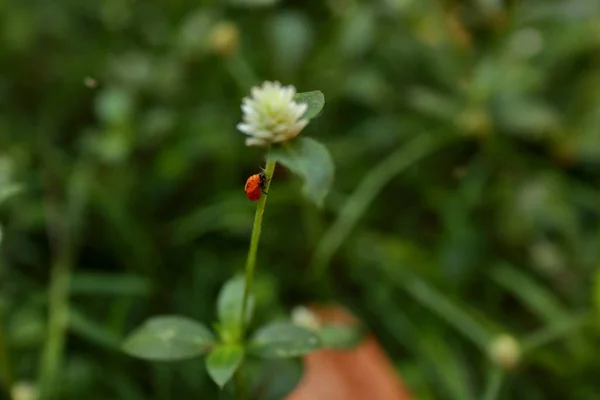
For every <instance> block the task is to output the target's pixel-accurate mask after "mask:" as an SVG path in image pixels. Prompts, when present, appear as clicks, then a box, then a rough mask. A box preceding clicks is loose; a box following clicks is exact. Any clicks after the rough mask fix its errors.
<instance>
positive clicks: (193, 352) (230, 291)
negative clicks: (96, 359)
mask: <svg viewBox="0 0 600 400" xmlns="http://www.w3.org/2000/svg"><path fill="white" fill-rule="evenodd" d="M260 90H262V92H260ZM286 90H287V91H289V92H285V91H286ZM269 91H270V92H269ZM282 92H283V93H282ZM253 95H254V98H253V99H249V98H247V99H245V100H244V105H243V106H242V109H243V110H244V112H245V116H246V122H245V124H246V125H244V124H240V125H238V127H240V126H241V129H240V130H242V131H244V132H245V133H247V134H248V135H249V136H250V138H249V139H247V143H248V144H249V145H260V146H265V147H267V157H266V168H265V170H264V171H265V175H266V183H265V187H264V192H265V194H264V195H262V196H261V197H260V198H259V199H258V201H257V208H256V215H255V218H254V226H253V229H252V236H251V239H250V248H249V251H248V256H247V262H246V267H245V275H244V276H241V275H240V276H235V277H233V278H232V279H230V280H229V281H227V282H226V283H225V284H224V286H223V288H222V289H221V291H220V294H219V296H218V298H217V301H216V309H217V310H216V311H217V312H216V313H217V316H218V320H217V322H216V323H215V324H214V329H215V332H214V333H213V332H212V331H211V330H210V329H209V328H208V327H207V326H206V325H205V324H203V323H201V322H199V321H195V320H193V319H190V318H186V317H183V316H176V315H166V316H158V317H153V318H151V319H149V320H147V321H146V322H145V323H144V324H143V325H142V326H141V327H139V328H138V329H137V330H135V331H134V332H133V333H131V334H130V336H129V337H128V338H127V340H126V341H125V343H124V345H123V349H124V350H125V351H126V352H127V353H128V354H130V355H132V356H135V357H139V358H143V359H146V360H154V361H176V360H183V359H189V358H194V357H198V356H202V355H206V356H207V357H206V368H207V370H208V373H209V375H210V376H211V378H212V379H213V381H214V382H215V383H216V384H217V385H218V386H219V387H221V388H222V387H223V386H224V385H225V384H226V383H227V382H228V381H229V380H230V379H231V378H232V377H233V376H234V374H236V372H237V375H238V379H237V380H236V385H237V388H236V392H237V396H238V398H240V399H244V398H247V389H246V382H245V379H246V378H245V376H244V373H243V363H244V360H245V359H246V357H249V356H257V357H259V358H263V359H281V358H291V357H298V356H301V355H304V354H307V353H309V352H311V351H315V350H317V349H320V348H322V347H337V346H344V344H345V343H354V342H355V340H356V339H355V335H353V333H352V332H353V328H350V327H349V328H342V327H328V328H326V329H321V328H320V327H317V328H315V327H314V326H313V327H309V326H303V324H301V323H300V324H299V323H294V322H293V321H291V320H284V321H275V322H271V323H268V324H266V325H263V326H261V327H258V328H257V329H255V330H254V332H253V333H252V334H250V335H249V334H248V329H247V327H248V324H249V323H250V322H251V320H252V316H253V311H254V297H253V293H252V286H253V282H254V271H255V268H256V254H257V251H258V244H259V239H260V233H261V229H262V220H263V214H264V212H265V206H266V201H267V193H268V192H269V190H270V189H269V188H270V183H271V179H272V178H273V173H274V170H275V165H276V164H277V163H279V164H281V165H283V166H285V167H287V168H288V169H289V170H290V171H292V172H293V173H295V174H297V175H299V176H300V177H302V179H303V180H304V189H303V192H304V195H305V196H306V197H307V198H309V199H310V200H312V201H313V202H314V203H315V204H317V205H318V206H321V205H322V204H323V200H324V199H325V196H326V195H327V192H328V190H329V187H330V185H331V182H332V180H333V173H334V166H333V162H332V160H331V157H330V155H329V152H328V151H327V149H326V147H325V146H323V145H322V144H320V143H319V142H318V141H316V140H314V139H310V138H296V137H295V136H297V135H298V133H299V132H300V130H301V129H302V128H303V127H304V126H305V125H306V124H307V123H308V121H309V120H310V119H312V118H314V117H316V116H317V115H318V114H319V113H320V111H321V109H322V108H323V105H324V103H325V100H324V96H323V94H322V93H321V92H319V91H313V92H307V93H298V94H295V96H294V93H292V92H291V91H290V88H281V87H280V86H279V84H278V83H275V84H271V83H270V82H266V83H265V84H264V85H263V88H254V89H253ZM289 95H291V96H294V100H295V101H294V102H291V107H296V110H291V111H290V110H289V109H286V107H288V105H287V104H288V103H287V102H289V101H291V100H292V98H291V97H289V99H287V100H286V98H285V97H286V96H289ZM269 96H271V98H269ZM261 101H262V102H263V103H264V104H261ZM281 103H283V107H281ZM251 107H253V108H252V109H250V108H251ZM261 107H262V108H261ZM294 112H295V113H296V114H298V113H299V114H298V115H296V116H292V117H290V116H289V115H288V114H289V113H294ZM257 113H258V114H261V115H259V116H257ZM261 118H262V119H261ZM286 118H288V121H286V120H285V119H286ZM300 118H302V119H300ZM282 120H283V122H282ZM286 124H287V125H286ZM298 127H299V129H298ZM290 130H291V131H292V132H291V133H290Z"/></svg>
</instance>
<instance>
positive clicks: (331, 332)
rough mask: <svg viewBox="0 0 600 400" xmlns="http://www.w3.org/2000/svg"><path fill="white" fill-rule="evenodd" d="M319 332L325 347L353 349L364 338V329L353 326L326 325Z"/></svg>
mask: <svg viewBox="0 0 600 400" xmlns="http://www.w3.org/2000/svg"><path fill="white" fill-rule="evenodd" d="M319 333H320V336H321V342H322V343H323V347H329V348H332V349H352V348H354V347H356V346H358V344H359V343H360V342H361V341H362V339H363V338H364V334H363V332H362V330H361V329H359V328H357V327H353V326H342V325H325V326H323V327H322V328H321V331H320V332H319Z"/></svg>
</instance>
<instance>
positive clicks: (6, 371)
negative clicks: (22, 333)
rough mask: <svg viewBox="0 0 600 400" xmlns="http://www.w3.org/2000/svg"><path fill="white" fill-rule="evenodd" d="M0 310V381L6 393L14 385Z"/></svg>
mask: <svg viewBox="0 0 600 400" xmlns="http://www.w3.org/2000/svg"><path fill="white" fill-rule="evenodd" d="M1 313H2V311H1V310H0V379H1V380H2V383H3V384H4V387H5V389H6V392H7V393H9V392H10V388H11V387H12V386H13V384H14V380H13V379H14V378H13V373H12V364H11V361H10V353H9V349H8V343H7V337H6V334H5V330H4V327H5V325H4V318H3V315H2V314H1Z"/></svg>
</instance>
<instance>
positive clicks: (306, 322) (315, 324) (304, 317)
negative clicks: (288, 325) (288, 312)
mask: <svg viewBox="0 0 600 400" xmlns="http://www.w3.org/2000/svg"><path fill="white" fill-rule="evenodd" d="M292 323H293V324H294V325H298V326H301V327H303V328H307V329H310V330H311V331H315V332H316V331H319V330H320V329H321V323H320V322H319V319H318V318H317V316H316V314H315V313H314V312H312V311H310V310H309V309H308V308H306V307H303V306H298V307H296V308H294V309H293V310H292Z"/></svg>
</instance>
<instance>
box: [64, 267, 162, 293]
mask: <svg viewBox="0 0 600 400" xmlns="http://www.w3.org/2000/svg"><path fill="white" fill-rule="evenodd" d="M71 293H72V294H74V295H77V294H82V295H107V296H148V294H149V293H150V282H149V281H148V280H147V279H144V278H142V277H141V276H137V275H132V274H123V273H121V274H108V273H93V272H77V273H75V274H73V276H72V280H71Z"/></svg>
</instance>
